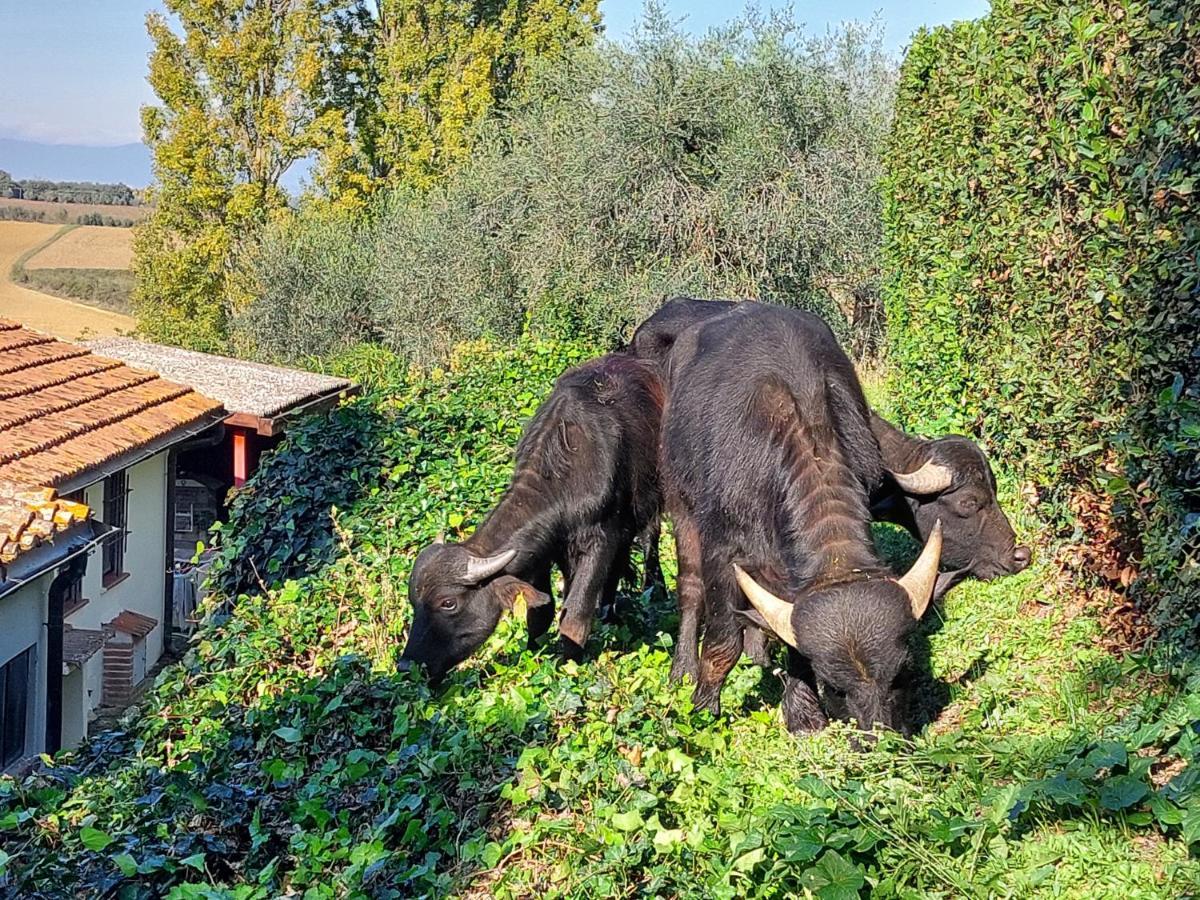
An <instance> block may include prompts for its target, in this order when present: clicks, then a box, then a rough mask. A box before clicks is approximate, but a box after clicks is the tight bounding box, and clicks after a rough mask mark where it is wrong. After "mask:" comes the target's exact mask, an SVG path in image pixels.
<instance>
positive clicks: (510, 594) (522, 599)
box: [489, 575, 553, 613]
mask: <svg viewBox="0 0 1200 900" xmlns="http://www.w3.org/2000/svg"><path fill="white" fill-rule="evenodd" d="M489 588H490V590H491V592H492V596H493V597H495V598H496V602H497V603H499V604H500V606H501V608H503V609H506V610H508V611H509V612H517V613H520V609H519V607H520V605H521V604H522V603H523V604H524V605H525V608H526V609H534V608H536V607H538V606H545V605H546V604H547V603H551V602H553V598H551V596H550V595H549V594H544V593H542V592H541V591H539V590H538V589H537V588H535V587H534V586H533V585H531V584H529V583H528V582H524V581H522V580H521V579H520V578H514V577H513V576H512V575H501V576H500V577H499V578H497V579H496V580H495V581H493V582H492V583H491V585H489Z"/></svg>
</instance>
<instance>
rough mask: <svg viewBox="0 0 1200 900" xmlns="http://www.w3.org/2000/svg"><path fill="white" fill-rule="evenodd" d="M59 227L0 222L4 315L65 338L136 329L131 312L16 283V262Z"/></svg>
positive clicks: (0, 298)
mask: <svg viewBox="0 0 1200 900" xmlns="http://www.w3.org/2000/svg"><path fill="white" fill-rule="evenodd" d="M59 228H60V226H58V225H46V224H42V223H40V222H0V318H5V319H13V320H15V321H18V322H21V323H22V324H24V325H27V326H29V327H30V328H33V329H36V330H38V331H44V332H46V333H47V334H52V335H54V336H56V337H59V338H62V339H64V340H77V339H79V338H81V337H103V336H107V335H114V334H120V333H122V332H128V331H132V330H133V328H134V326H135V324H136V323H135V322H134V320H133V319H132V318H131V317H130V316H127V315H123V314H121V313H117V312H110V311H108V310H102V309H95V308H93V307H90V306H86V305H84V304H82V303H76V302H74V301H72V300H66V299H63V298H60V297H52V296H50V295H48V294H44V293H41V292H40V291H35V290H30V289H29V288H26V287H22V286H21V285H19V284H14V283H13V281H12V268H13V265H14V264H15V263H16V262H17V261H18V260H19V259H20V258H21V257H22V256H23V255H24V254H26V253H28V252H29V251H30V250H32V249H33V248H35V247H37V246H38V244H40V243H43V242H45V241H47V240H49V239H51V238H52V237H54V235H55V233H56V232H57V231H58V230H59Z"/></svg>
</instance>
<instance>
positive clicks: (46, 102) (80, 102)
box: [0, 0, 988, 145]
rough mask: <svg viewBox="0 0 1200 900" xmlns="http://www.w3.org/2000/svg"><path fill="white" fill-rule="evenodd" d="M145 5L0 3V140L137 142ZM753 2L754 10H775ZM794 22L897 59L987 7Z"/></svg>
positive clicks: (629, 19)
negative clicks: (857, 26)
mask: <svg viewBox="0 0 1200 900" xmlns="http://www.w3.org/2000/svg"><path fill="white" fill-rule="evenodd" d="M154 5H156V4H151V3H148V2H146V0H74V2H72V3H68V4H62V3H46V2H43V0H33V2H30V0H0V25H2V26H3V33H4V41H3V49H2V50H0V137H8V138H21V139H25V140H34V141H41V142H43V143H51V144H58V143H74V144H93V145H111V144H122V143H130V142H135V141H139V140H140V139H141V133H140V127H139V124H138V108H139V106H140V105H141V104H143V103H150V102H153V100H154V96H153V94H152V93H151V91H150V88H149V87H148V86H147V85H146V77H145V76H146V54H147V53H149V51H150V43H149V39H148V38H147V37H146V30H145V27H144V24H143V23H144V18H145V14H146V10H147V9H148V8H151V7H152V6H154ZM664 5H665V7H666V8H667V10H668V12H669V14H670V15H671V16H672V17H673V18H677V19H680V20H682V22H683V25H684V27H685V28H687V29H688V30H690V31H693V32H703V31H704V30H706V29H707V28H708V27H710V26H712V25H716V24H720V23H721V22H724V21H726V20H728V19H730V18H732V17H734V16H736V15H737V14H738V13H740V12H741V11H742V10H744V9H745V7H746V4H745V3H744V2H740V0H733V2H728V3H711V2H703V0H665V2H664ZM782 5H784V4H782V3H772V2H765V0H764V2H761V3H760V4H759V6H760V7H761V8H770V7H772V6H775V7H778V6H782ZM792 5H793V7H794V9H795V10H796V17H797V18H798V19H799V20H801V21H803V22H805V23H806V25H807V26H808V28H809V30H811V31H813V32H816V33H821V32H824V31H825V30H826V29H827V28H828V27H829V26H830V25H836V24H837V23H838V22H841V21H844V20H854V19H858V20H867V19H870V18H871V17H872V16H873V15H874V14H875V13H876V12H879V13H881V14H882V18H883V21H884V23H885V27H886V40H887V44H888V47H889V49H891V50H893V51H896V52H899V51H900V50H901V49H902V48H903V47H904V45H905V44H906V43H907V39H908V36H909V35H910V34H911V33H912V32H913V31H914V30H915V29H916V28H918V27H919V26H921V25H936V24H940V23H943V22H951V21H954V20H956V19H967V18H974V17H976V16H979V15H982V14H983V13H985V12H986V11H987V8H988V3H987V0H909V2H903V0H840V2H838V3H836V4H831V3H817V2H812V0H797V2H795V3H793V4H792ZM600 8H601V12H602V14H603V16H604V20H605V24H606V26H607V28H608V33H609V35H611V36H614V37H618V38H619V37H621V36H622V35H624V34H626V33H628V31H629V29H630V27H631V26H632V25H633V24H634V22H636V21H637V19H638V18H639V16H640V15H641V11H642V0H601V6H600Z"/></svg>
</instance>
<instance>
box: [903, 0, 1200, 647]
mask: <svg viewBox="0 0 1200 900" xmlns="http://www.w3.org/2000/svg"><path fill="white" fill-rule="evenodd" d="M1198 146H1200V3H1198V2H1195V0H1155V2H1142V0H1111V2H1103V0H1068V2H1062V0H995V2H994V3H993V10H992V12H991V13H990V14H989V15H988V16H986V17H984V18H983V19H981V20H978V21H974V22H965V23H960V24H957V25H955V26H953V27H951V28H938V29H935V30H933V31H931V32H929V31H926V32H921V33H919V34H918V35H917V37H916V38H915V40H914V43H913V46H912V48H911V50H910V51H909V54H908V58H907V60H906V62H905V64H904V67H903V71H902V75H901V84H900V90H899V97H898V106H897V114H896V124H895V128H894V133H893V137H892V144H891V147H890V149H889V159H888V163H887V175H886V178H885V192H886V201H885V203H886V210H885V232H886V233H885V248H884V264H885V266H884V267H885V271H887V272H888V273H890V274H889V276H888V280H887V281H886V284H885V304H886V309H887V314H888V325H889V329H888V330H889V338H888V340H889V361H890V362H891V364H892V367H893V371H894V372H895V373H896V374H895V378H896V388H897V389H896V391H895V394H896V396H897V398H898V407H899V409H898V412H899V414H900V417H901V419H902V420H904V421H905V423H906V424H909V425H912V424H916V423H921V424H922V426H923V427H926V428H929V429H931V430H933V429H936V428H941V429H958V430H964V431H967V432H970V433H974V434H976V435H979V436H982V437H983V438H985V439H986V441H987V442H988V443H989V444H990V445H991V447H992V448H993V449H994V450H995V452H996V453H997V454H998V455H1000V456H1001V457H1002V458H1003V459H1004V460H1005V461H1006V462H1007V463H1009V464H1013V465H1018V466H1021V467H1022V468H1023V470H1024V472H1025V474H1026V475H1027V476H1028V478H1029V479H1030V481H1031V482H1032V484H1033V485H1034V486H1035V489H1036V491H1037V493H1038V495H1039V498H1040V500H1041V506H1040V509H1039V512H1040V514H1041V515H1042V516H1043V518H1045V519H1047V520H1049V521H1051V522H1055V523H1057V524H1060V525H1063V526H1064V528H1065V529H1069V528H1070V527H1071V526H1074V527H1075V529H1076V532H1075V536H1074V538H1073V540H1074V541H1076V542H1077V543H1079V544H1081V545H1087V544H1089V543H1090V544H1091V549H1090V550H1088V551H1086V552H1085V553H1084V554H1083V556H1084V557H1085V558H1087V559H1089V560H1090V561H1091V562H1092V563H1093V564H1094V565H1093V568H1094V569H1096V570H1097V571H1098V572H1099V573H1100V574H1101V575H1102V576H1104V577H1106V578H1107V579H1108V580H1109V581H1110V583H1111V584H1112V585H1113V586H1114V587H1118V588H1121V589H1123V588H1124V587H1126V586H1128V587H1130V590H1131V594H1132V596H1133V597H1134V599H1136V600H1139V601H1140V602H1141V603H1142V604H1143V607H1144V608H1149V605H1150V601H1151V600H1153V601H1155V602H1156V604H1157V605H1156V607H1155V608H1156V609H1157V610H1158V614H1159V616H1160V617H1161V618H1160V623H1159V624H1167V625H1172V626H1176V625H1186V624H1187V622H1188V620H1189V619H1190V618H1191V616H1192V615H1194V614H1195V612H1196V611H1197V610H1198V609H1200V577H1198V576H1197V569H1198V561H1197V557H1198V545H1200V349H1198V342H1200V337H1198V335H1200V279H1198V254H1200V219H1198V214H1200V209H1198V208H1197V201H1196V187H1197V180H1198V176H1200V153H1198V151H1197V147H1198ZM1069 533H1070V532H1069V530H1064V534H1069ZM1113 548H1115V551H1116V552H1115V553H1114V552H1113ZM1131 581H1132V584H1130V582H1131ZM1163 600H1166V601H1167V602H1165V603H1163V602H1161V601H1163Z"/></svg>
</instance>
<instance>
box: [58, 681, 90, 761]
mask: <svg viewBox="0 0 1200 900" xmlns="http://www.w3.org/2000/svg"><path fill="white" fill-rule="evenodd" d="M87 721H88V708H87V691H85V690H84V689H83V669H72V670H71V673H70V674H69V675H64V676H63V697H62V745H63V749H64V750H70V749H72V748H73V747H78V746H79V743H80V741H82V740H83V738H84V735H86V734H87Z"/></svg>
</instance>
